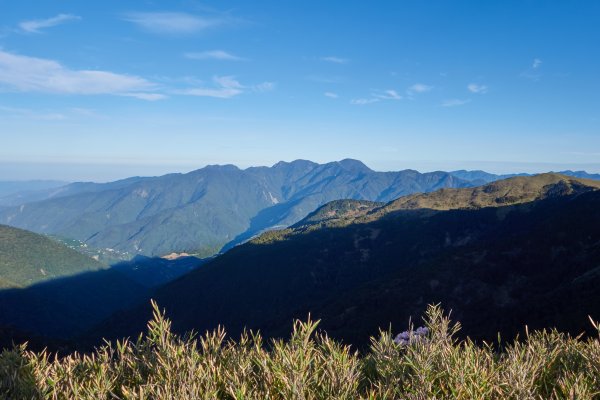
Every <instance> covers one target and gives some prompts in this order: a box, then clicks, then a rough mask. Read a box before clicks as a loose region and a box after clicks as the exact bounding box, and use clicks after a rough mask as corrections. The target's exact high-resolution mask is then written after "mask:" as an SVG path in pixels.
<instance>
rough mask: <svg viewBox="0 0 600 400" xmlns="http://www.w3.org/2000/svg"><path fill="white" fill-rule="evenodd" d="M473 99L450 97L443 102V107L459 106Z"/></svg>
mask: <svg viewBox="0 0 600 400" xmlns="http://www.w3.org/2000/svg"><path fill="white" fill-rule="evenodd" d="M470 101H471V99H448V100H444V101H443V102H442V107H458V106H463V105H465V104H467V103H469V102H470Z"/></svg>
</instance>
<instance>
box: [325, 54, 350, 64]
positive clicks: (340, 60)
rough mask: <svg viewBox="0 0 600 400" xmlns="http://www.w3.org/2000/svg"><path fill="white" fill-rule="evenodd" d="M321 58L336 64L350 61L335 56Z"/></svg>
mask: <svg viewBox="0 0 600 400" xmlns="http://www.w3.org/2000/svg"><path fill="white" fill-rule="evenodd" d="M321 60H323V61H327V62H330V63H334V64H348V62H349V61H350V60H348V59H347V58H341V57H334V56H328V57H322V58H321Z"/></svg>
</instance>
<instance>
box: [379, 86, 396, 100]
mask: <svg viewBox="0 0 600 400" xmlns="http://www.w3.org/2000/svg"><path fill="white" fill-rule="evenodd" d="M373 97H375V98H377V99H381V100H402V96H400V95H399V94H398V92H396V91H395V90H391V89H389V90H385V91H383V92H382V93H375V94H373Z"/></svg>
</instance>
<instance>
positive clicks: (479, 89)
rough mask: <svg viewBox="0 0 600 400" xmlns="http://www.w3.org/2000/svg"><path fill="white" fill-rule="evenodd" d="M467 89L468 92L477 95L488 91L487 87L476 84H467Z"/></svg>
mask: <svg viewBox="0 0 600 400" xmlns="http://www.w3.org/2000/svg"><path fill="white" fill-rule="evenodd" d="M467 89H468V90H469V92H471V93H477V94H485V93H487V91H488V87H487V86H485V85H479V84H477V83H469V84H468V85H467Z"/></svg>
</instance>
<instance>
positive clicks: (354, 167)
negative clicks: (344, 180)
mask: <svg viewBox="0 0 600 400" xmlns="http://www.w3.org/2000/svg"><path fill="white" fill-rule="evenodd" d="M337 163H338V164H339V165H341V166H342V168H344V169H346V170H348V171H352V172H373V170H372V169H371V168H369V167H367V166H366V165H365V164H364V163H363V162H362V161H359V160H355V159H352V158H345V159H343V160H340V161H338V162H337Z"/></svg>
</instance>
